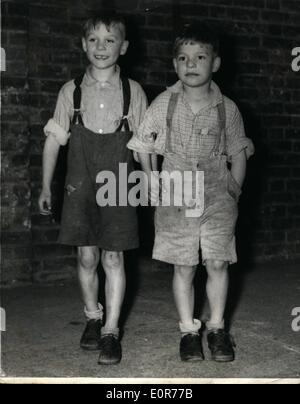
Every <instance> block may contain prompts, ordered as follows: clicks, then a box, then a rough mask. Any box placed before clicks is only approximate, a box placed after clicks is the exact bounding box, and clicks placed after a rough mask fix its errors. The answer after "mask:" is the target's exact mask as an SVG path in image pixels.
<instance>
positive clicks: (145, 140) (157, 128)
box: [127, 81, 254, 159]
mask: <svg viewBox="0 0 300 404" xmlns="http://www.w3.org/2000/svg"><path fill="white" fill-rule="evenodd" d="M211 88H212V91H213V97H212V102H211V103H210V104H209V105H207V106H205V107H203V108H202V109H201V110H200V111H199V112H198V113H196V114H195V113H194V112H193V111H192V108H191V106H190V104H189V103H188V101H187V99H186V97H185V94H184V91H183V85H182V82H181V81H178V82H177V83H176V84H175V85H174V86H172V87H170V88H168V89H167V90H166V91H165V92H163V93H162V94H161V95H159V96H158V97H157V98H156V99H155V100H154V101H153V103H152V104H151V106H150V107H149V109H148V111H147V112H146V115H145V118H144V120H143V123H142V124H141V126H140V128H139V130H138V133H137V134H135V135H134V136H133V137H132V139H131V141H130V142H129V143H128V146H127V147H128V148H129V149H132V150H134V151H136V152H139V153H156V154H161V155H164V153H165V145H166V133H167V111H168V106H169V100H170V97H171V94H172V93H179V99H178V104H177V106H176V109H175V111H174V115H173V121H172V129H171V148H172V151H173V152H174V153H176V154H179V155H184V156H188V157H190V158H191V159H199V158H206V157H209V156H210V155H211V152H212V151H213V148H214V145H215V140H216V136H217V134H218V132H219V131H220V121H219V114H218V104H220V103H222V102H223V101H224V104H225V111H226V140H227V144H226V148H227V153H228V157H229V158H232V157H233V156H235V155H237V154H239V153H240V152H241V151H243V150H245V151H246V154H247V157H248V158H249V157H250V156H251V155H252V154H254V146H253V143H252V141H251V140H250V139H249V138H247V137H246V135H245V129H244V123H243V119H242V116H241V114H240V112H239V110H238V107H237V106H236V104H235V103H234V102H233V101H232V100H230V99H229V98H227V97H225V96H223V95H222V93H221V91H220V89H219V87H218V86H217V84H215V83H214V82H212V85H211Z"/></svg>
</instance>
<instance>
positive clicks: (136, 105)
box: [128, 82, 148, 135]
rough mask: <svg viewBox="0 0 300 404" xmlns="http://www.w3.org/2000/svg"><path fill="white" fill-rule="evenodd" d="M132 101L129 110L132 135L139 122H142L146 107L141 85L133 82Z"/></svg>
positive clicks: (135, 133) (136, 131)
mask: <svg viewBox="0 0 300 404" xmlns="http://www.w3.org/2000/svg"><path fill="white" fill-rule="evenodd" d="M131 91H132V102H131V105H130V112H129V117H128V120H129V123H130V127H131V130H132V132H133V134H134V135H137V133H138V129H139V126H140V124H141V123H142V122H143V119H144V116H145V113H146V111H147V108H148V100H147V97H146V94H145V92H144V90H143V89H142V87H141V86H140V85H139V84H138V83H136V82H134V85H133V84H132V85H131Z"/></svg>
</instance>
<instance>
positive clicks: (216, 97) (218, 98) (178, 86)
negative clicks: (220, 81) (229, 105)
mask: <svg viewBox="0 0 300 404" xmlns="http://www.w3.org/2000/svg"><path fill="white" fill-rule="evenodd" d="M211 89H212V91H213V100H212V103H211V104H210V105H211V106H212V107H216V106H217V105H219V104H221V103H222V102H223V95H222V93H221V90H220V88H219V86H218V85H217V84H216V83H215V82H214V81H212V82H211ZM168 91H170V92H171V93H179V94H182V93H183V84H182V81H181V80H179V81H177V83H175V84H174V85H173V86H171V87H168Z"/></svg>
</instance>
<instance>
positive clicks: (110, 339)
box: [101, 334, 118, 349]
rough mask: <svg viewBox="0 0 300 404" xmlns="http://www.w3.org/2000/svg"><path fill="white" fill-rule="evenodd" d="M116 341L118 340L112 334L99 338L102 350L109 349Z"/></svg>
mask: <svg viewBox="0 0 300 404" xmlns="http://www.w3.org/2000/svg"><path fill="white" fill-rule="evenodd" d="M116 341H118V338H117V337H116V336H115V335H114V334H107V335H104V336H103V337H102V338H101V344H102V347H103V349H109V348H110V347H111V346H112V345H113V343H114V342H116Z"/></svg>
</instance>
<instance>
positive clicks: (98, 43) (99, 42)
mask: <svg viewBox="0 0 300 404" xmlns="http://www.w3.org/2000/svg"><path fill="white" fill-rule="evenodd" d="M97 49H100V50H101V49H106V47H105V42H102V41H97Z"/></svg>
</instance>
